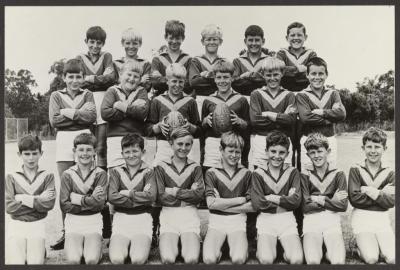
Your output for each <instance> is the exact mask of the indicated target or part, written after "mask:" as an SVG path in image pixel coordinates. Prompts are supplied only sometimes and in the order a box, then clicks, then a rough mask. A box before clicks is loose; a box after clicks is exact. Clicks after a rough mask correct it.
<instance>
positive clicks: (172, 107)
mask: <svg viewBox="0 0 400 270" xmlns="http://www.w3.org/2000/svg"><path fill="white" fill-rule="evenodd" d="M156 99H157V100H158V101H160V102H161V103H162V104H164V106H165V107H167V108H168V109H170V110H171V111H177V110H179V109H180V108H181V107H182V106H183V105H185V104H186V103H188V102H189V101H190V100H191V99H192V97H183V98H182V99H180V100H178V101H177V102H175V103H172V102H171V101H169V100H168V99H167V98H165V97H163V96H162V95H160V96H158V97H156Z"/></svg>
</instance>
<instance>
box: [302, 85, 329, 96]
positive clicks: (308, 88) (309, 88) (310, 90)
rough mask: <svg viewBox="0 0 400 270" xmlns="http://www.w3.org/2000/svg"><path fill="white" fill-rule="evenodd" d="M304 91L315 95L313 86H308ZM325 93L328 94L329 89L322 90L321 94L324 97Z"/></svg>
mask: <svg viewBox="0 0 400 270" xmlns="http://www.w3.org/2000/svg"><path fill="white" fill-rule="evenodd" d="M303 91H306V92H310V93H315V92H314V90H312V89H311V86H307V88H305V89H304V90H303ZM325 92H328V89H327V88H326V87H325V86H324V88H323V89H322V92H321V94H322V95H323V94H324V93H325Z"/></svg>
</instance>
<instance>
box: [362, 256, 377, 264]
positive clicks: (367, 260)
mask: <svg viewBox="0 0 400 270" xmlns="http://www.w3.org/2000/svg"><path fill="white" fill-rule="evenodd" d="M363 259H364V262H365V263H366V264H376V263H377V262H378V259H379V256H378V255H377V256H374V255H372V254H364V255H363Z"/></svg>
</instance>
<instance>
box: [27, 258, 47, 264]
mask: <svg viewBox="0 0 400 270" xmlns="http://www.w3.org/2000/svg"><path fill="white" fill-rule="evenodd" d="M27 264H44V257H41V256H37V257H34V258H29V257H28V258H27Z"/></svg>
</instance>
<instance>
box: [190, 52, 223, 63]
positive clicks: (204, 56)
mask: <svg viewBox="0 0 400 270" xmlns="http://www.w3.org/2000/svg"><path fill="white" fill-rule="evenodd" d="M197 57H200V58H203V59H204V60H207V61H208V62H210V63H211V64H213V63H215V62H216V61H218V60H221V59H224V58H223V57H221V56H219V55H218V54H217V55H216V57H215V58H214V60H213V61H211V60H210V59H209V58H208V57H207V55H205V54H202V55H199V56H197Z"/></svg>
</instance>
